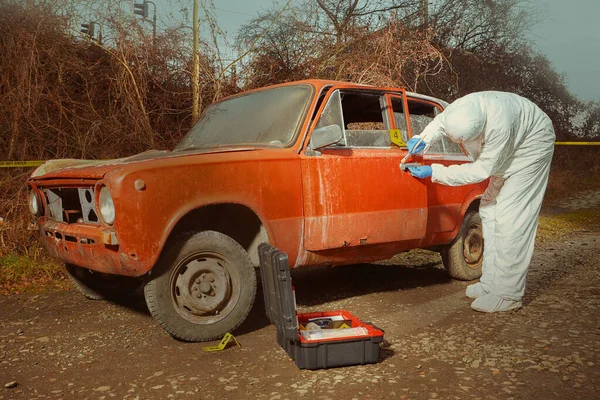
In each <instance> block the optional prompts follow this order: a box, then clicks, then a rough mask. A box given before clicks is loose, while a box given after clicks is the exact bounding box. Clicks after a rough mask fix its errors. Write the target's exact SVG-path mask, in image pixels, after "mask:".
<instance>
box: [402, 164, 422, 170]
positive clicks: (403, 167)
mask: <svg viewBox="0 0 600 400" xmlns="http://www.w3.org/2000/svg"><path fill="white" fill-rule="evenodd" d="M422 166H423V164H421V163H416V162H415V163H408V164H402V163H401V164H400V170H401V171H406V170H407V169H408V167H422Z"/></svg>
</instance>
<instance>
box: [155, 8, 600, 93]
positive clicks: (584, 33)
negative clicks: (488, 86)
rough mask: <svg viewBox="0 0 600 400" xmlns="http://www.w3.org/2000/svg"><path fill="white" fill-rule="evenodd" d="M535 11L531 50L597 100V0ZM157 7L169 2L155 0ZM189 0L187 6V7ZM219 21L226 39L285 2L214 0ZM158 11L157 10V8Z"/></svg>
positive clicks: (599, 28)
mask: <svg viewBox="0 0 600 400" xmlns="http://www.w3.org/2000/svg"><path fill="white" fill-rule="evenodd" d="M529 1H531V3H532V4H534V5H535V6H536V8H537V9H538V10H539V15H538V16H536V19H537V20H539V22H538V23H537V24H536V25H535V26H533V27H532V28H531V33H530V36H531V40H532V44H533V46H534V48H535V49H537V50H538V51H539V52H540V53H542V54H545V55H546V56H547V57H548V59H549V60H550V61H551V62H552V63H553V65H554V67H555V69H556V70H557V71H558V72H559V73H564V74H565V75H566V79H567V83H568V85H569V86H570V87H571V91H572V92H573V93H574V94H575V95H577V96H578V97H579V98H581V99H582V100H598V101H600V0H529ZM157 2H158V3H162V4H160V5H161V7H160V8H162V7H165V6H166V5H167V4H169V2H168V1H166V0H158V1H157ZM191 3H192V2H191V1H190V9H191ZM214 3H215V6H216V8H217V10H216V13H217V16H218V19H219V24H220V26H221V28H222V29H224V30H225V31H226V32H227V33H228V35H229V37H230V38H233V37H234V36H235V33H236V32H237V30H238V29H239V27H240V26H242V25H243V24H245V23H246V22H248V21H249V20H250V19H252V18H253V17H255V16H256V15H257V14H258V13H259V12H261V11H264V10H267V9H271V8H273V5H274V4H279V5H280V6H281V7H282V6H283V5H284V4H285V1H283V0H280V1H278V2H276V1H274V0H243V1H242V0H214ZM159 12H160V9H159Z"/></svg>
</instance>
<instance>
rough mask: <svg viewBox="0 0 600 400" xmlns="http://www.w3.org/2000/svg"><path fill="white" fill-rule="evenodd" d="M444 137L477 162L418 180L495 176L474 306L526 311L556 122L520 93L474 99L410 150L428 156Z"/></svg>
mask: <svg viewBox="0 0 600 400" xmlns="http://www.w3.org/2000/svg"><path fill="white" fill-rule="evenodd" d="M443 135H444V136H447V137H448V138H450V139H451V140H452V141H454V142H458V143H461V144H462V145H463V148H464V149H465V150H466V151H467V153H468V154H469V156H470V157H471V158H472V160H473V161H472V162H470V163H465V164H461V165H451V166H449V167H446V166H443V165H441V164H433V165H431V166H420V167H410V168H409V170H410V172H411V173H412V175H413V176H415V177H418V178H428V177H429V176H431V180H432V182H435V183H441V184H444V185H450V186H459V185H467V184H470V183H477V182H482V181H484V180H486V179H488V178H490V181H489V185H488V187H487V189H486V191H485V193H484V194H483V196H482V198H481V203H480V206H479V213H480V215H481V220H482V230H483V238H484V243H485V246H484V252H483V264H482V276H481V280H480V282H479V283H476V284H474V285H470V286H468V287H467V290H466V295H467V296H468V297H470V298H473V299H475V301H473V303H472V304H471V307H472V308H473V309H474V310H477V311H483V312H499V311H508V310H513V309H516V308H520V307H521V306H522V303H521V298H522V297H523V294H524V293H525V277H526V275H527V269H528V267H529V263H530V262H531V257H532V255H533V247H534V242H535V234H536V230H537V224H538V215H539V212H540V208H541V205H542V199H543V197H544V192H545V191H546V186H547V184H548V175H549V173H550V162H551V160H552V155H553V153H554V140H555V134H554V128H553V127H552V121H551V120H550V118H549V117H548V116H547V115H546V114H545V113H544V112H543V111H542V110H540V109H539V108H538V107H537V106H536V105H535V104H534V103H532V102H531V101H529V100H527V99H525V98H523V97H521V96H518V95H516V94H512V93H504V92H491V91H490V92H479V93H472V94H469V95H466V96H464V97H462V98H460V99H458V100H456V101H455V102H453V103H452V104H450V105H449V106H448V107H447V108H446V110H445V111H444V112H442V113H441V114H439V115H437V116H436V117H435V119H434V120H433V121H431V123H429V125H428V126H427V127H426V128H425V130H424V131H423V132H422V134H421V135H417V136H415V137H413V138H411V140H409V142H408V150H409V152H410V153H416V152H419V151H423V150H426V149H427V148H429V147H430V146H431V144H432V143H433V142H435V141H436V140H439V139H440V138H441V137H442V136H443ZM421 137H422V138H423V141H422V143H421V144H420V145H419V146H417V143H418V141H419V140H420V138H421ZM423 142H424V143H423ZM415 147H416V148H415Z"/></svg>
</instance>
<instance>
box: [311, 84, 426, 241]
mask: <svg viewBox="0 0 600 400" xmlns="http://www.w3.org/2000/svg"><path fill="white" fill-rule="evenodd" d="M323 104H324V105H322V106H321V110H320V114H319V116H318V117H317V118H316V121H315V122H314V123H313V127H312V128H313V129H318V128H322V127H326V126H331V125H339V126H340V127H342V128H343V137H342V139H341V140H340V141H339V142H338V143H336V144H333V145H330V146H328V147H325V148H321V149H311V147H310V141H309V142H308V144H307V145H305V146H306V148H305V150H304V151H302V152H301V155H300V156H301V166H302V180H303V200H304V217H305V228H304V248H305V249H306V250H309V251H319V250H328V249H336V248H342V247H352V246H364V245H371V244H378V243H387V242H397V241H403V240H410V239H419V238H423V237H424V236H425V233H426V225H427V186H426V185H425V184H424V183H423V182H420V181H419V180H418V179H414V178H412V177H411V176H410V174H409V173H406V172H401V171H400V169H399V163H400V160H401V159H402V157H404V156H405V155H406V149H401V148H399V147H397V146H395V145H393V144H392V143H391V141H390V136H389V129H390V128H391V127H393V125H394V124H393V122H392V121H391V110H390V107H389V105H388V102H387V96H386V95H385V94H384V93H382V92H376V91H364V90H358V89H356V88H351V87H343V86H340V87H333V88H332V89H330V91H329V93H328V96H327V97H326V98H325V100H324V102H323ZM311 140H312V138H311Z"/></svg>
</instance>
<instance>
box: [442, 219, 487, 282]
mask: <svg viewBox="0 0 600 400" xmlns="http://www.w3.org/2000/svg"><path fill="white" fill-rule="evenodd" d="M483 245H484V244H483V234H482V231H481V217H480V216H479V212H477V211H469V212H468V213H467V214H466V215H465V218H464V219H463V223H462V226H461V227H460V231H459V232H458V235H457V236H456V238H455V239H454V241H453V242H452V243H450V244H449V245H447V246H445V247H444V248H443V249H442V261H443V262H444V267H446V270H447V271H448V274H449V275H450V276H451V277H452V278H454V279H459V280H462V281H472V280H474V279H479V278H480V277H481V264H482V261H483Z"/></svg>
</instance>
